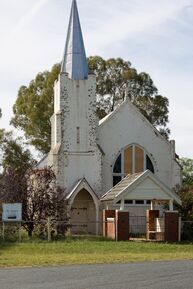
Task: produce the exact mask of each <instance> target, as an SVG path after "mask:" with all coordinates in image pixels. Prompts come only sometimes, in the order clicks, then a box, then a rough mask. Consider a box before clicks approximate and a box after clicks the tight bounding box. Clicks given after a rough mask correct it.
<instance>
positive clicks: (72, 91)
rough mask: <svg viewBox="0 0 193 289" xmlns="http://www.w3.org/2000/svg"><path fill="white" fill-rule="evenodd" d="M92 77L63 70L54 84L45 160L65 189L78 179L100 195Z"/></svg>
mask: <svg viewBox="0 0 193 289" xmlns="http://www.w3.org/2000/svg"><path fill="white" fill-rule="evenodd" d="M95 86H96V78H95V76H94V75H89V76H88V79H85V80H71V79H69V78H68V75H67V74H66V73H62V74H60V76H59V80H58V82H56V83H55V109H54V115H53V117H52V150H51V152H50V157H49V162H50V164H53V169H54V171H55V173H56V175H57V180H58V184H59V185H60V186H62V187H64V188H66V189H67V191H69V190H70V189H71V188H72V187H73V186H74V184H75V183H76V182H77V181H78V180H79V179H81V178H85V179H86V180H87V182H88V183H89V184H90V185H91V187H92V188H93V190H94V191H95V192H96V193H97V194H98V195H100V194H101V152H100V151H99V149H98V146H97V142H96V132H97V128H98V118H97V116H96V95H95Z"/></svg>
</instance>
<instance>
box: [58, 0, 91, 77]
mask: <svg viewBox="0 0 193 289" xmlns="http://www.w3.org/2000/svg"><path fill="white" fill-rule="evenodd" d="M61 72H66V73H68V75H69V78H71V79H74V80H81V79H86V78H88V64H87V59H86V53H85V48H84V41H83V37H82V31H81V25H80V20H79V15H78V9H77V4H76V0H73V1H72V8H71V14H70V21H69V26H68V33H67V39H66V47H65V51H64V58H63V62H62V67H61Z"/></svg>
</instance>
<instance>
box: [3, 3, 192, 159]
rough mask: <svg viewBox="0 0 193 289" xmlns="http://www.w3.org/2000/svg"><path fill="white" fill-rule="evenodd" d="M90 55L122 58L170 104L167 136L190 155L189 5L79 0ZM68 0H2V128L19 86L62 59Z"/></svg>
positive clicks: (190, 46) (190, 13)
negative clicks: (143, 74) (142, 73)
mask: <svg viewBox="0 0 193 289" xmlns="http://www.w3.org/2000/svg"><path fill="white" fill-rule="evenodd" d="M77 3H78V7H79V13H80V18H81V24H82V30H83V35H84V40H85V46H86V51H87V55H88V56H90V55H101V56H103V57H104V58H108V57H123V58H124V59H125V60H129V61H131V62H132V65H133V66H134V67H135V68H137V70H138V71H139V72H140V71H146V72H148V73H149V74H150V75H151V77H152V78H153V80H154V82H155V84H156V86H157V87H158V89H159V93H160V94H162V95H164V96H167V97H168V98H169V101H170V114H169V118H170V124H169V126H170V129H171V131H172V133H171V139H175V140H176V150H177V153H178V154H179V155H180V156H181V157H191V158H193V113H192V112H193V0H170V1H168V0H156V1H155V0H119V1H117V0H116V1H115V0H105V1H104V0H97V1H96V0H95V1H94V0H77ZM70 6H71V0H28V1H26V0H17V1H16V0H0V39H1V45H0V79H1V81H0V100H1V101H0V107H1V108H2V110H3V118H2V119H1V120H0V128H2V127H4V128H9V121H10V118H11V114H12V106H13V104H14V102H15V100H16V96H17V91H18V89H19V87H20V86H21V85H28V83H29V81H30V80H31V79H33V78H34V77H35V75H36V74H37V73H38V72H40V71H43V70H45V69H50V68H51V67H52V65H53V64H54V63H56V62H59V61H60V60H61V58H62V55H63V50H64V44H65V38H66V31H67V24H68V20H69V13H70Z"/></svg>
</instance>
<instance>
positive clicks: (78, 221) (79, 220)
mask: <svg viewBox="0 0 193 289" xmlns="http://www.w3.org/2000/svg"><path fill="white" fill-rule="evenodd" d="M70 219H71V225H72V232H73V233H76V234H80V233H84V234H95V233H96V208H95V204H94V201H93V199H92V197H91V195H90V194H89V193H88V191H87V190H85V189H82V190H81V191H80V192H79V193H78V194H77V196H76V197H75V199H74V202H73V204H72V207H71V216H70Z"/></svg>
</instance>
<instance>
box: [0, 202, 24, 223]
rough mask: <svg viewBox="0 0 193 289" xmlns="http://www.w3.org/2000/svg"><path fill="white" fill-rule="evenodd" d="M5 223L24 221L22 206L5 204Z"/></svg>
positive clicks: (3, 217)
mask: <svg viewBox="0 0 193 289" xmlns="http://www.w3.org/2000/svg"><path fill="white" fill-rule="evenodd" d="M2 220H3V222H21V221H22V204H21V203H15V204H3V216H2Z"/></svg>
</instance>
